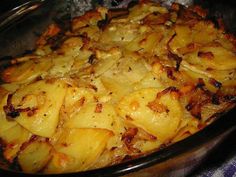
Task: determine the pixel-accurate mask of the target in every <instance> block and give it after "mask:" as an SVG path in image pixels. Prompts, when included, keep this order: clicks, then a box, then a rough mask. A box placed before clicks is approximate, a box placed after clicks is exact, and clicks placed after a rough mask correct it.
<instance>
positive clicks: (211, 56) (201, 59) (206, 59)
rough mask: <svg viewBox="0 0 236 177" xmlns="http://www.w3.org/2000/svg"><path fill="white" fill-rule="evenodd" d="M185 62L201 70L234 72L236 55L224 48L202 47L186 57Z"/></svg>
mask: <svg viewBox="0 0 236 177" xmlns="http://www.w3.org/2000/svg"><path fill="white" fill-rule="evenodd" d="M222 58H223V59H222ZM184 61H186V62H187V63H188V64H189V65H190V66H195V67H197V68H198V69H201V70H204V69H205V70H232V69H235V67H236V55H235V54H234V53H233V52H232V51H229V50H227V49H225V48H223V47H222V46H211V45H209V46H205V47H202V48H200V49H199V50H197V51H196V52H193V53H190V54H187V55H185V56H184ZM183 64H185V63H183Z"/></svg>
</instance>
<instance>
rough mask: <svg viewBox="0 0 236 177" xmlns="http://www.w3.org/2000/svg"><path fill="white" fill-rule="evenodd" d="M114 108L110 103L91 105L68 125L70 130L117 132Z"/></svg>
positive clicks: (86, 106) (84, 108) (75, 115)
mask: <svg viewBox="0 0 236 177" xmlns="http://www.w3.org/2000/svg"><path fill="white" fill-rule="evenodd" d="M116 119H117V115H116V112H115V110H114V107H113V106H112V105H111V104H109V103H90V104H87V105H85V106H84V107H83V108H81V109H80V111H79V112H78V113H77V114H74V115H73V117H71V119H70V120H68V122H67V123H66V127H68V128H104V129H108V130H111V131H113V132H116V131H117V127H116V122H115V120H116Z"/></svg>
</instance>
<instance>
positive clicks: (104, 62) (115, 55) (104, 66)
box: [94, 48, 121, 77]
mask: <svg viewBox="0 0 236 177" xmlns="http://www.w3.org/2000/svg"><path fill="white" fill-rule="evenodd" d="M96 57H97V58H98V62H97V64H95V65H94V73H95V76H96V77H97V76H100V75H101V74H103V73H104V72H106V71H107V70H108V69H110V68H111V67H112V66H113V65H114V64H115V63H116V62H117V61H118V60H119V59H120V57H121V51H120V49H119V48H112V49H110V50H109V51H100V50H97V51H96Z"/></svg>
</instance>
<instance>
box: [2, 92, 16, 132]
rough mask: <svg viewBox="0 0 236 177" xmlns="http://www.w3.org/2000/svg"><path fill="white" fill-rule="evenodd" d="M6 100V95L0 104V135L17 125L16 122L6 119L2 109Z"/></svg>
mask: <svg viewBox="0 0 236 177" xmlns="http://www.w3.org/2000/svg"><path fill="white" fill-rule="evenodd" d="M7 98H8V94H6V95H5V96H4V97H3V98H2V100H1V102H0V134H1V133H2V132H4V131H6V130H8V129H9V128H11V127H14V126H15V125H16V124H17V122H16V121H14V120H10V119H7V116H6V113H5V111H4V109H3V107H4V106H5V105H6V104H7Z"/></svg>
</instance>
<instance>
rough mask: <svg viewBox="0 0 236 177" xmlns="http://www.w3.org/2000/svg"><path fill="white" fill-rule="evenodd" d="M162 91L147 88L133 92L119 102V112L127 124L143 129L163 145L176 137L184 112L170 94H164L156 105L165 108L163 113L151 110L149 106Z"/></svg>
mask: <svg viewBox="0 0 236 177" xmlns="http://www.w3.org/2000/svg"><path fill="white" fill-rule="evenodd" d="M161 91H162V90H161V89H157V88H146V89H141V90H138V91H135V92H132V93H131V94H129V95H128V96H126V97H124V98H123V99H122V100H121V101H120V102H119V104H118V106H117V111H118V113H119V115H120V116H122V117H123V118H124V119H125V120H126V121H127V122H129V123H131V124H133V125H135V126H137V127H141V128H142V129H144V130H145V131H147V132H148V133H150V134H152V135H154V136H156V137H157V140H159V141H161V142H162V143H163V142H165V141H168V140H169V139H170V138H172V137H173V136H174V135H175V133H176V131H177V129H178V126H179V123H180V121H181V118H182V116H183V111H182V108H181V105H180V103H179V101H178V99H177V98H175V97H174V96H173V95H172V94H171V93H169V92H167V93H166V94H163V95H162V96H161V97H160V99H159V100H158V101H157V103H156V104H157V107H158V106H160V107H162V108H164V110H163V111H161V110H160V111H155V110H154V109H151V108H150V106H148V105H149V104H150V103H151V102H153V101H154V100H155V99H156V95H157V93H160V92H161Z"/></svg>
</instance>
